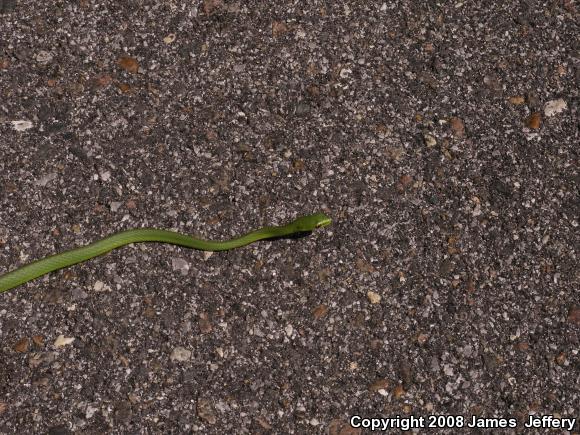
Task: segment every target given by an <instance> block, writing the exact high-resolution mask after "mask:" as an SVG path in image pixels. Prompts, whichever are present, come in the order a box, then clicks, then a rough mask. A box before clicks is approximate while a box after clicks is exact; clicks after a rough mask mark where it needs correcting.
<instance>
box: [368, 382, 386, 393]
mask: <svg viewBox="0 0 580 435" xmlns="http://www.w3.org/2000/svg"><path fill="white" fill-rule="evenodd" d="M387 388H389V380H388V379H377V380H376V381H374V382H373V383H372V384H371V385H369V391H373V392H377V391H379V390H386V389H387Z"/></svg>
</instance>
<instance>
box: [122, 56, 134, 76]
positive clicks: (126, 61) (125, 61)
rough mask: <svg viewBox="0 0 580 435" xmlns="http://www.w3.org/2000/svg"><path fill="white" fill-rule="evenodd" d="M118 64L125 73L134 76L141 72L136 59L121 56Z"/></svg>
mask: <svg viewBox="0 0 580 435" xmlns="http://www.w3.org/2000/svg"><path fill="white" fill-rule="evenodd" d="M117 64H118V65H119V66H120V67H121V68H123V69H124V70H125V71H127V72H130V73H133V74H135V73H136V72H137V71H139V62H137V60H136V59H134V58H132V57H129V56H121V57H120V58H119V60H118V61H117Z"/></svg>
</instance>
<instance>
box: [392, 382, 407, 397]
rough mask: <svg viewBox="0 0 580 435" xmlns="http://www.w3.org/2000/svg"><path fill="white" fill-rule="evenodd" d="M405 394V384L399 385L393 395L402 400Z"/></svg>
mask: <svg viewBox="0 0 580 435" xmlns="http://www.w3.org/2000/svg"><path fill="white" fill-rule="evenodd" d="M403 394H405V389H404V388H403V384H399V385H397V386H396V387H395V389H394V390H393V395H394V396H395V397H396V398H397V399H400V398H401V397H402V396H403Z"/></svg>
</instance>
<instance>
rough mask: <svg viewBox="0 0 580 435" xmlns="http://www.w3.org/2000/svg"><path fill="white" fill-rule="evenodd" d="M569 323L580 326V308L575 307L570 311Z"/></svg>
mask: <svg viewBox="0 0 580 435" xmlns="http://www.w3.org/2000/svg"><path fill="white" fill-rule="evenodd" d="M568 322H570V323H575V324H576V325H580V306H578V305H575V306H572V307H571V308H570V310H569V311H568Z"/></svg>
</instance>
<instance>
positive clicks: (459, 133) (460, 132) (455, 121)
mask: <svg viewBox="0 0 580 435" xmlns="http://www.w3.org/2000/svg"><path fill="white" fill-rule="evenodd" d="M449 123H450V125H451V130H452V132H453V136H455V137H456V138H462V137H465V124H464V123H463V120H462V119H461V118H458V117H456V116H453V117H452V118H451V119H450V120H449Z"/></svg>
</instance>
